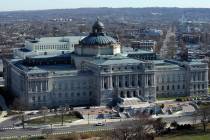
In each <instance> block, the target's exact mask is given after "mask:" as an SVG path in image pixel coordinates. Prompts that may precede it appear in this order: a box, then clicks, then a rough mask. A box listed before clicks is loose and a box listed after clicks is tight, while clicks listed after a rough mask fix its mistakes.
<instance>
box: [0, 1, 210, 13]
mask: <svg viewBox="0 0 210 140" xmlns="http://www.w3.org/2000/svg"><path fill="white" fill-rule="evenodd" d="M80 7H191V8H210V0H0V11H11V10H40V9H64V8H80Z"/></svg>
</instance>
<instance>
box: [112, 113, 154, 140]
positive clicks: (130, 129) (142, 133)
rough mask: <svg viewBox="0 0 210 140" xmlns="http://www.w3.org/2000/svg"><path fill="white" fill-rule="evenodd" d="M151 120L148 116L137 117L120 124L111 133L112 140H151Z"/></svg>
mask: <svg viewBox="0 0 210 140" xmlns="http://www.w3.org/2000/svg"><path fill="white" fill-rule="evenodd" d="M152 122H153V119H150V118H149V116H148V115H142V114H141V115H138V116H137V117H136V118H135V119H134V120H132V121H131V120H127V121H124V122H122V124H121V126H120V128H117V129H115V130H114V131H113V133H112V139H114V140H150V139H153V135H152V133H153V127H152Z"/></svg>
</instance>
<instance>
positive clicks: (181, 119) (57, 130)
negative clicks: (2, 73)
mask: <svg viewBox="0 0 210 140" xmlns="http://www.w3.org/2000/svg"><path fill="white" fill-rule="evenodd" d="M163 120H164V121H166V122H168V123H170V122H173V121H174V120H176V121H177V122H178V123H184V122H186V123H193V120H194V117H192V116H180V117H168V118H164V119H163ZM120 126H121V122H112V123H107V124H106V125H105V126H95V125H93V124H90V125H88V124H86V125H77V126H70V127H64V128H53V133H67V132H84V131H96V130H101V129H114V128H119V127H120ZM42 131H43V129H34V128H26V129H15V130H1V131H0V138H1V137H10V136H18V137H20V136H28V135H31V136H32V135H41V134H42Z"/></svg>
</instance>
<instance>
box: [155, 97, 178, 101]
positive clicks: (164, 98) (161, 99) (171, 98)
mask: <svg viewBox="0 0 210 140" xmlns="http://www.w3.org/2000/svg"><path fill="white" fill-rule="evenodd" d="M176 98H177V97H158V98H157V100H158V101H163V100H176Z"/></svg>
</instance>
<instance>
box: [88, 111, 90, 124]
mask: <svg viewBox="0 0 210 140" xmlns="http://www.w3.org/2000/svg"><path fill="white" fill-rule="evenodd" d="M89 124H90V114H89V112H88V125H89Z"/></svg>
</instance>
